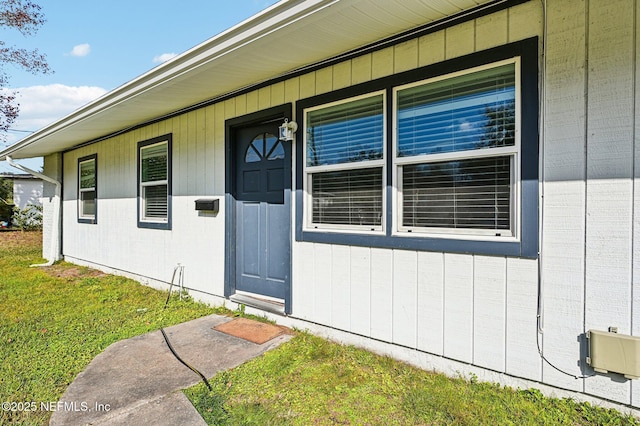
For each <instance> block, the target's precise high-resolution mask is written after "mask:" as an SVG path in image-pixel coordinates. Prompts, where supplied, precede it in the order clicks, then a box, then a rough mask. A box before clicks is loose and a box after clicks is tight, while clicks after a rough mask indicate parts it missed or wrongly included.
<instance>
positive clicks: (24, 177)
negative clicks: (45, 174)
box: [0, 173, 43, 209]
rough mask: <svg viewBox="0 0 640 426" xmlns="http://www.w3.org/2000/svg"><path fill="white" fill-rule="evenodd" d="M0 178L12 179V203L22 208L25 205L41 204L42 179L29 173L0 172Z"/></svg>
mask: <svg viewBox="0 0 640 426" xmlns="http://www.w3.org/2000/svg"><path fill="white" fill-rule="evenodd" d="M0 178H4V179H9V180H12V181H13V204H14V205H16V206H17V207H19V208H21V209H24V208H25V207H26V206H27V205H29V204H33V205H36V206H41V205H42V202H41V201H40V199H41V198H42V188H43V182H42V179H39V178H37V177H35V176H32V175H30V174H12V173H5V174H0Z"/></svg>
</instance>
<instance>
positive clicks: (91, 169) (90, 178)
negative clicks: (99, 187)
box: [80, 160, 96, 189]
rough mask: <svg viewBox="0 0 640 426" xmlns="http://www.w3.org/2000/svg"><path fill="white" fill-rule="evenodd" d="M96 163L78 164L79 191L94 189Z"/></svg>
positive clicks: (91, 161) (85, 162) (84, 162)
mask: <svg viewBox="0 0 640 426" xmlns="http://www.w3.org/2000/svg"><path fill="white" fill-rule="evenodd" d="M95 186H96V163H95V161H94V160H90V161H83V162H82V163H80V189H87V188H95Z"/></svg>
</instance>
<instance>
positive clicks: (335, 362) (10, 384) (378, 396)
mask: <svg viewBox="0 0 640 426" xmlns="http://www.w3.org/2000/svg"><path fill="white" fill-rule="evenodd" d="M34 262H42V259H40V234H38V233H19V232H0V271H1V272H0V300H1V302H0V402H9V403H20V402H23V403H24V402H32V401H33V402H37V403H38V404H39V403H40V402H48V401H51V402H55V401H57V400H58V399H59V398H60V396H61V395H62V394H63V393H64V391H65V389H66V387H67V386H68V384H69V383H70V382H71V381H72V380H73V379H74V377H75V376H76V375H77V374H78V373H79V372H80V371H82V370H83V369H84V368H85V367H86V365H87V364H88V363H89V362H90V361H91V360H92V359H93V357H95V356H96V355H97V354H98V353H100V352H101V351H102V350H104V349H105V348H106V347H107V346H108V345H109V344H111V343H113V342H115V341H118V340H121V339H124V338H128V337H131V336H134V335H138V334H142V333H146V332H148V331H152V330H157V329H159V328H160V327H165V326H169V325H171V324H175V323H178V322H182V321H186V320H190V319H193V318H197V317H200V316H203V315H207V314H210V313H215V312H218V313H228V311H226V310H223V309H219V310H214V309H212V308H209V307H206V306H204V305H202V304H196V303H191V302H187V301H182V302H180V301H178V300H177V298H176V299H174V300H172V302H171V303H170V304H169V307H168V308H167V309H166V310H165V309H163V306H164V301H165V298H166V293H162V292H159V291H156V290H153V289H151V288H148V287H145V286H142V285H139V284H137V283H135V282H133V281H131V280H128V279H125V278H121V277H115V276H111V275H105V274H101V273H98V272H96V271H93V270H90V269H87V268H81V267H77V266H74V265H70V264H65V263H61V264H58V265H55V266H54V267H51V268H29V265H30V264H32V263H34ZM236 314H238V315H241V314H242V312H237V313H236ZM210 383H211V385H212V386H213V391H212V392H209V391H208V389H207V388H206V387H205V386H204V385H203V384H200V385H197V386H195V387H193V388H191V389H188V390H186V391H185V393H186V394H187V396H188V397H189V398H190V399H191V401H192V402H193V403H194V405H195V406H196V408H197V409H198V410H199V411H200V413H201V414H202V415H203V417H204V418H205V419H206V420H207V422H208V423H209V424H219V425H332V424H357V425H364V424H371V425H441V424H451V425H496V424H499V425H502V424H514V425H542V424H550V425H555V424H565V425H605V424H606V425H609V424H613V425H615V424H618V425H640V422H638V421H637V420H636V419H634V418H630V417H628V416H623V415H621V414H620V413H618V412H617V411H614V410H605V409H599V408H594V407H591V406H589V405H588V404H577V403H574V402H573V401H570V400H558V399H549V398H544V397H543V396H542V395H541V394H540V393H539V392H538V391H534V390H512V389H508V388H502V387H499V386H496V385H492V384H486V383H479V382H478V381H477V380H475V378H474V377H462V378H459V379H450V378H447V377H445V376H443V375H439V374H434V373H430V372H427V371H423V370H419V369H416V368H413V367H410V366H408V365H406V364H403V363H399V362H397V361H394V360H392V359H390V358H387V357H381V356H378V355H375V354H372V353H370V352H367V351H364V350H361V349H357V348H354V347H351V346H342V345H337V344H335V343H331V342H328V341H326V340H323V339H320V338H317V337H314V336H311V335H309V334H307V333H303V332H299V333H297V334H296V336H295V337H294V338H293V339H292V340H291V341H290V342H289V343H286V344H284V345H282V346H280V347H279V348H277V349H274V350H272V351H269V352H267V353H266V354H265V355H264V356H262V357H260V358H257V359H254V360H252V361H250V362H248V363H246V364H244V365H242V366H240V367H238V368H236V369H233V370H231V371H226V372H223V373H220V374H218V375H216V376H215V377H214V378H212V379H211V380H210ZM49 418H50V413H48V412H46V411H39V410H36V411H35V412H24V411H11V410H9V411H6V410H0V425H5V424H24V425H43V424H47V423H48V421H49Z"/></svg>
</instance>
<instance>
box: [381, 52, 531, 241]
mask: <svg viewBox="0 0 640 426" xmlns="http://www.w3.org/2000/svg"><path fill="white" fill-rule="evenodd" d="M517 65H518V63H517V61H515V60H510V61H505V62H502V63H500V64H494V65H491V66H489V67H483V68H481V69H475V70H471V71H467V72H464V73H457V74H456V75H452V76H445V77H443V78H438V79H433V80H430V81H426V82H420V83H417V84H412V85H408V86H404V87H400V88H397V89H396V90H395V102H396V110H395V130H396V131H395V136H396V140H395V159H394V161H395V166H396V173H397V175H396V181H397V184H398V191H397V194H398V203H397V204H398V208H399V212H398V230H399V231H401V232H433V233H443V232H444V233H449V234H461V235H464V234H467V235H486V236H492V237H513V236H515V234H516V226H515V225H516V224H515V220H514V218H515V217H517V215H516V214H515V213H516V212H515V211H514V210H515V208H516V203H515V202H514V200H515V199H516V189H517V186H518V183H517V182H518V176H517V167H515V165H516V164H518V163H519V160H518V154H519V145H520V144H519V141H518V137H517V136H518V132H517V128H518V123H517V117H518V114H519V111H518V108H517V105H518V101H517V96H518V90H517V86H516V73H517Z"/></svg>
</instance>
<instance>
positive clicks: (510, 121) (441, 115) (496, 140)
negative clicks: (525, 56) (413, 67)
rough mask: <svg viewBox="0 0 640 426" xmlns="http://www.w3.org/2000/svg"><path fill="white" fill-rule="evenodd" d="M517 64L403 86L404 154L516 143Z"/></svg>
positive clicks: (400, 147) (400, 143)
mask: <svg viewBox="0 0 640 426" xmlns="http://www.w3.org/2000/svg"><path fill="white" fill-rule="evenodd" d="M515 93H516V91H515V65H514V64H507V65H502V66H499V67H495V68H490V69H486V70H482V71H478V72H474V73H470V74H466V75H462V76H458V77H453V78H449V79H446V80H442V81H437V82H433V83H427V84H423V85H420V86H416V87H410V88H407V89H402V90H399V91H398V94H397V108H398V113H397V115H398V118H397V155H398V156H399V157H405V156H413V155H423V154H435V153H442V152H453V151H467V150H474V149H481V148H492V147H498V146H513V145H514V143H515Z"/></svg>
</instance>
